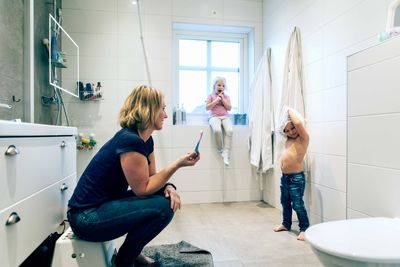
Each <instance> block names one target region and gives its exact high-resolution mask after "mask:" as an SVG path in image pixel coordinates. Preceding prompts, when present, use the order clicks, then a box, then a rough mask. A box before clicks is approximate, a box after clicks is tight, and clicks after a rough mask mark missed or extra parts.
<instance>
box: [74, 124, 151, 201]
mask: <svg viewBox="0 0 400 267" xmlns="http://www.w3.org/2000/svg"><path fill="white" fill-rule="evenodd" d="M131 151H135V152H138V153H140V154H142V155H144V156H145V157H146V158H147V162H148V164H150V160H149V155H150V154H151V153H152V152H153V151H154V142H153V138H152V137H151V136H150V138H149V139H148V140H147V141H146V142H144V141H143V139H141V138H140V136H139V134H138V132H137V130H136V129H131V128H122V129H121V130H119V131H118V132H117V133H116V134H115V135H114V137H113V138H111V139H110V140H109V141H108V142H107V143H105V144H104V145H103V147H102V148H101V149H100V150H99V151H98V152H97V154H96V155H95V156H94V157H93V159H92V160H91V161H90V163H89V165H88V166H87V167H86V169H85V171H84V172H83V174H82V176H81V178H80V179H79V182H78V184H77V186H76V188H75V191H74V194H73V195H72V197H71V199H70V200H69V202H68V206H69V207H71V208H88V207H94V206H98V205H100V204H102V203H104V202H107V201H111V200H114V199H119V198H122V197H124V196H125V195H126V192H127V189H128V186H129V185H128V182H127V180H126V178H125V175H124V173H123V171H122V166H121V162H120V155H121V154H122V153H125V152H131Z"/></svg>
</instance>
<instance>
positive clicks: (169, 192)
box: [164, 185, 181, 212]
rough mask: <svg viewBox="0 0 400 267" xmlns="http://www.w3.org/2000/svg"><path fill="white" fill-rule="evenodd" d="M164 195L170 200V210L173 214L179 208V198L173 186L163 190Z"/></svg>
mask: <svg viewBox="0 0 400 267" xmlns="http://www.w3.org/2000/svg"><path fill="white" fill-rule="evenodd" d="M164 195H165V197H166V198H169V199H170V200H171V209H172V210H173V211H174V212H176V211H177V210H178V209H180V208H181V197H180V196H179V194H178V192H176V190H175V188H174V187H173V186H171V185H167V186H166V187H165V189H164Z"/></svg>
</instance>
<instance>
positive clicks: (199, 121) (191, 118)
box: [174, 113, 248, 126]
mask: <svg viewBox="0 0 400 267" xmlns="http://www.w3.org/2000/svg"><path fill="white" fill-rule="evenodd" d="M229 117H230V119H231V121H232V123H233V125H235V126H247V125H248V122H247V114H229ZM208 118H209V115H208V114H206V113H187V114H186V122H184V123H176V124H174V125H191V126H202V125H208Z"/></svg>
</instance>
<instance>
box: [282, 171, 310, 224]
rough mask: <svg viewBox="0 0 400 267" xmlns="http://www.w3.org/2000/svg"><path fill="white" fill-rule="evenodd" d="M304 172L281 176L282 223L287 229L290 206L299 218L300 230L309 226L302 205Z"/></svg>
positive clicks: (289, 222) (290, 221)
mask: <svg viewBox="0 0 400 267" xmlns="http://www.w3.org/2000/svg"><path fill="white" fill-rule="evenodd" d="M305 183H306V180H305V177H304V172H299V173H290V174H285V173H283V174H282V177H281V204H282V208H283V222H282V225H283V226H285V227H286V228H287V229H288V230H290V229H291V226H292V208H293V209H294V210H295V211H296V214H297V218H298V219H299V227H300V231H301V232H304V231H305V230H306V229H307V228H308V227H309V226H310V223H309V221H308V216H307V211H306V209H305V207H304V201H303V196H304V188H305Z"/></svg>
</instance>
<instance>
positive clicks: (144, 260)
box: [135, 253, 156, 265]
mask: <svg viewBox="0 0 400 267" xmlns="http://www.w3.org/2000/svg"><path fill="white" fill-rule="evenodd" d="M155 262H156V261H155V260H153V259H152V258H150V257H147V256H146V255H144V254H143V253H140V254H139V256H137V258H136V259H135V264H138V265H150V264H153V263H155Z"/></svg>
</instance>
